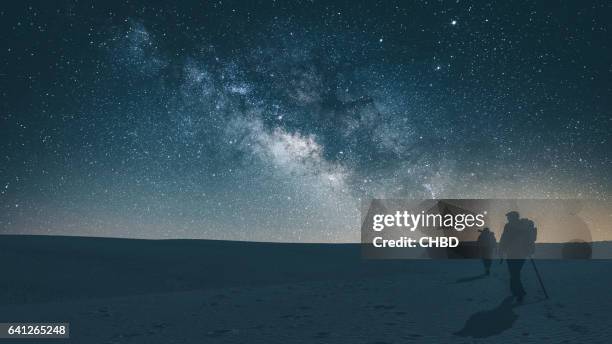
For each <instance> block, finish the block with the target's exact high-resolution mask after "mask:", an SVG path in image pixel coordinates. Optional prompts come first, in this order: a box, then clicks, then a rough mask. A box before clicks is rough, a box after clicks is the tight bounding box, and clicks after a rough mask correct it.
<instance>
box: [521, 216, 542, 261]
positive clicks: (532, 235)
mask: <svg viewBox="0 0 612 344" xmlns="http://www.w3.org/2000/svg"><path fill="white" fill-rule="evenodd" d="M519 223H520V228H521V235H520V236H519V237H520V238H521V239H522V240H521V241H522V242H521V244H522V245H523V246H524V247H525V251H526V253H527V255H528V256H531V255H533V254H534V253H535V242H536V239H537V237H538V229H537V228H536V227H535V224H534V223H533V221H531V220H529V219H520V220H519Z"/></svg>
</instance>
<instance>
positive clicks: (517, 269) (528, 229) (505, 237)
mask: <svg viewBox="0 0 612 344" xmlns="http://www.w3.org/2000/svg"><path fill="white" fill-rule="evenodd" d="M506 217H507V218H508V223H506V225H505V226H504V232H503V233H502V236H501V238H500V240H499V249H500V251H501V253H502V255H503V256H504V257H505V258H506V263H507V264H508V272H509V273H510V290H511V291H512V295H513V296H514V297H516V300H517V301H518V302H522V301H523V298H524V297H525V294H526V292H525V289H524V288H523V283H522V282H521V269H522V268H523V265H524V264H525V259H526V258H527V257H529V256H531V255H532V254H533V253H534V251H535V241H536V237H537V229H536V228H535V225H534V223H533V221H531V220H529V219H521V218H520V217H519V213H518V212H516V211H511V212H509V213H507V214H506Z"/></svg>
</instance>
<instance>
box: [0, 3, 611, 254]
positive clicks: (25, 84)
mask: <svg viewBox="0 0 612 344" xmlns="http://www.w3.org/2000/svg"><path fill="white" fill-rule="evenodd" d="M611 21H612V6H611V5H610V4H609V2H607V1H596V2H585V1H564V2H548V1H537V2H517V1H507V2H506V1H504V2H498V3H496V4H495V5H491V4H485V3H484V2H477V3H470V2H467V1H458V0H457V1H455V0H454V1H415V2H408V1H402V2H393V1H344V2H322V1H276V2H274V1H265V2H262V1H236V2H232V1H218V2H193V1H180V2H178V3H174V2H170V1H166V2H149V1H146V2H145V1H127V2H126V1H124V2H113V1H108V2H106V1H105V2H96V3H95V4H92V3H88V2H86V1H85V2H83V1H81V2H73V1H59V2H41V3H31V4H28V3H26V2H23V3H21V2H19V3H17V2H15V3H13V4H3V5H1V6H0V25H1V26H2V35H1V37H0V41H1V42H2V44H0V54H1V56H2V58H1V59H0V84H1V87H0V104H1V107H0V109H1V112H0V233H4V234H9V233H10V234H53V235H84V236H112V237H129V238H153V239H163V238H203V239H229V240H249V241H289V242H357V241H359V216H360V215H359V208H360V202H361V200H363V199H369V198H372V197H377V198H585V199H609V197H610V195H611V193H612V177H611V176H612V173H611V171H612V169H611V167H612V149H611V148H612V146H611V144H610V139H611V136H612V135H611V130H610V128H611V127H612V104H611V101H612V82H611V81H612V60H611V59H610V56H612V39H610V38H611V35H610V30H609V24H610V22H611Z"/></svg>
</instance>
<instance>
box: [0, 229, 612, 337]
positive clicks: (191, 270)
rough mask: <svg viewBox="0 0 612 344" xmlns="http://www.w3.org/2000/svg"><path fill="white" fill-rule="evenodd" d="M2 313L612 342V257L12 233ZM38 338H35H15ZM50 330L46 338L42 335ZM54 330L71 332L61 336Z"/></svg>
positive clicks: (99, 330)
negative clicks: (406, 255)
mask: <svg viewBox="0 0 612 344" xmlns="http://www.w3.org/2000/svg"><path fill="white" fill-rule="evenodd" d="M0 250H1V251H0V255H1V256H2V263H1V264H2V266H1V267H2V269H3V276H4V278H3V283H2V287H1V289H0V292H1V294H0V295H1V296H2V299H1V302H0V304H1V306H0V322H14V321H28V322H34V321H46V322H50V321H65V322H70V324H71V339H70V340H66V341H65V342H69V343H87V344H89V343H92V344H93V343H151V344H153V343H164V344H167V343H449V342H457V343H540V342H543V343H609V338H610V334H611V332H612V320H611V319H610V317H609V313H610V310H611V309H612V297H611V296H610V292H609V289H610V285H611V283H610V282H612V262H609V261H538V262H537V264H538V267H539V269H540V272H541V273H542V277H543V278H544V281H545V283H546V285H547V287H548V292H549V294H550V299H548V300H546V299H544V297H543V295H542V293H541V291H540V288H539V286H538V284H537V280H536V278H535V274H534V272H533V270H532V268H531V266H529V265H526V267H525V270H524V274H523V275H524V283H525V287H526V289H527V291H528V295H527V299H526V300H525V303H524V304H522V305H516V304H513V303H512V302H508V301H507V300H506V301H505V299H506V297H507V296H508V295H509V290H508V285H507V273H506V269H505V265H499V264H497V263H494V270H493V274H492V275H491V276H489V277H483V276H479V274H480V273H481V265H480V262H479V261H476V260H462V261H458V260H455V261H433V260H430V261H427V260H422V261H414V260H413V261H407V260H404V261H362V260H361V259H360V255H359V249H358V247H357V246H354V245H300V244H254V243H238V242H215V241H143V240H119V239H94V238H74V237H19V236H3V237H0ZM16 342H19V343H27V342H28V341H26V340H19V341H16ZM35 342H40V341H35ZM53 342H60V341H58V340H53Z"/></svg>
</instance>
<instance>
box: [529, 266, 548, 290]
mask: <svg viewBox="0 0 612 344" xmlns="http://www.w3.org/2000/svg"><path fill="white" fill-rule="evenodd" d="M529 260H531V265H532V266H533V270H535V273H536V276H538V282H540V287H542V291H543V292H544V296H546V298H547V299H548V293H547V292H546V288H544V283H543V282H542V277H540V272H539V271H538V267H537V266H536V264H535V261H534V260H533V258H529Z"/></svg>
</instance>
